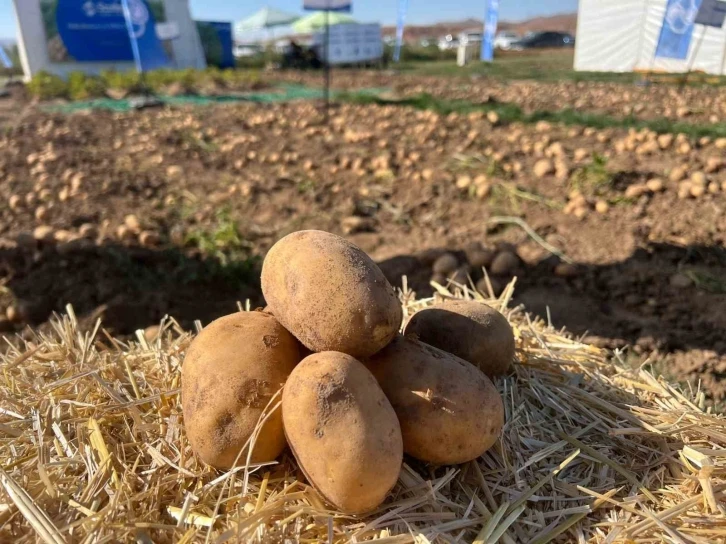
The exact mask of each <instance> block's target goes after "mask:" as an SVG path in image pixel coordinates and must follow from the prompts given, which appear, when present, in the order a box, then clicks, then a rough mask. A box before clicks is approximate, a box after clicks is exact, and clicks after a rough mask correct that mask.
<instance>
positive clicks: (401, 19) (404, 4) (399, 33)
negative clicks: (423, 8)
mask: <svg viewBox="0 0 726 544" xmlns="http://www.w3.org/2000/svg"><path fill="white" fill-rule="evenodd" d="M407 12H408V0H399V2H398V21H397V22H396V49H395V50H394V52H393V62H398V61H399V60H401V46H402V45H403V29H404V28H405V26H406V13H407Z"/></svg>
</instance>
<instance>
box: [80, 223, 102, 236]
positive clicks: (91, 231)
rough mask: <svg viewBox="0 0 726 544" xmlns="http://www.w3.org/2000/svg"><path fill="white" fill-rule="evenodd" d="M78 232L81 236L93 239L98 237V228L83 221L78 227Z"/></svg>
mask: <svg viewBox="0 0 726 544" xmlns="http://www.w3.org/2000/svg"><path fill="white" fill-rule="evenodd" d="M78 234H80V235H81V236H82V237H83V238H88V239H94V238H97V237H98V229H97V228H96V226H95V225H92V224H91V223H84V224H83V225H81V226H80V228H79V229H78Z"/></svg>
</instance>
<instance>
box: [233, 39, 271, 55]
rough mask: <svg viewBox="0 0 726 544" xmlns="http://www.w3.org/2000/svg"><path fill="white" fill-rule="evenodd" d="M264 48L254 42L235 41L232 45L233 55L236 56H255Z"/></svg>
mask: <svg viewBox="0 0 726 544" xmlns="http://www.w3.org/2000/svg"><path fill="white" fill-rule="evenodd" d="M264 50H265V48H264V47H262V46H261V45H260V44H256V43H237V44H235V46H234V50H233V51H234V56H235V57H236V58H238V59H239V58H247V57H255V56H257V55H260V54H262V52H263V51H264Z"/></svg>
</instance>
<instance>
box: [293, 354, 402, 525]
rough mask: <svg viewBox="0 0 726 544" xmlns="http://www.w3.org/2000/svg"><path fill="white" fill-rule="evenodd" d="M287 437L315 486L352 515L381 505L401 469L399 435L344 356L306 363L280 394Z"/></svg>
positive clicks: (362, 372) (368, 380) (363, 374)
mask: <svg viewBox="0 0 726 544" xmlns="http://www.w3.org/2000/svg"><path fill="white" fill-rule="evenodd" d="M282 417H283V422H284V426H285V435H286V436H287V440H288V442H289V443H290V449H292V452H293V454H294V455H295V458H296V459H297V461H298V464H299V465H300V468H301V469H302V471H303V472H304V473H305V476H306V477H307V479H308V480H309V481H310V483H311V484H312V485H313V486H314V487H315V489H317V490H318V491H319V492H320V494H321V495H322V496H323V497H325V499H326V500H327V501H328V502H330V503H331V504H333V505H334V506H335V507H336V508H338V509H340V510H341V511H343V512H347V513H350V514H360V513H363V512H368V511H370V510H372V509H374V508H376V507H377V506H378V505H379V504H381V503H382V502H383V501H384V499H385V498H386V495H387V494H388V492H389V491H390V490H391V488H392V487H393V486H394V485H395V484H396V481H397V479H398V474H399V472H400V470H401V463H402V462H403V442H402V439H401V428H400V426H399V424H398V419H397V418H396V413H395V412H394V411H393V408H392V407H391V404H390V402H388V399H386V396H385V395H384V394H383V391H382V390H381V388H380V386H379V385H378V383H377V382H376V379H375V378H374V377H373V375H372V374H371V373H370V372H369V371H368V370H367V369H366V367H365V366H364V365H363V364H362V363H360V362H359V361H357V360H356V359H354V358H353V357H351V356H350V355H346V354H344V353H339V352H333V351H328V352H324V353H316V354H313V355H311V356H310V357H307V358H306V359H304V360H303V361H302V362H301V363H300V364H299V365H298V366H297V368H295V370H293V372H292V374H291V375H290V378H289V379H288V380H287V383H286V384H285V389H284V391H283V395H282Z"/></svg>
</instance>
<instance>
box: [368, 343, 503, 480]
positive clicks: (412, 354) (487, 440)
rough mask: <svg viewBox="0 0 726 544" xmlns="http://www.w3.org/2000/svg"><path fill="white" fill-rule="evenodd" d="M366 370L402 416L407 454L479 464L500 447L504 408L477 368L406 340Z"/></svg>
mask: <svg viewBox="0 0 726 544" xmlns="http://www.w3.org/2000/svg"><path fill="white" fill-rule="evenodd" d="M366 365H367V366H368V369H369V370H370V371H371V372H372V373H373V375H374V376H375V377H376V379H377V380H378V383H379V384H380V385H381V388H382V389H383V391H384V392H385V394H386V396H387V397H388V400H389V401H391V404H392V405H393V409H394V410H395V411H396V415H398V421H399V422H400V424H401V433H402V434H403V449H404V451H405V452H406V453H407V454H409V455H411V456H413V457H415V458H417V459H420V460H421V461H426V462H429V463H433V464H436V465H450V464H451V465H453V464H459V463H465V462H467V461H471V460H472V459H476V458H477V457H479V456H480V455H482V454H483V453H484V452H486V451H487V450H488V449H489V448H491V447H492V446H493V445H494V443H495V442H496V441H497V438H498V437H499V434H500V432H501V430H502V426H503V425H504V405H503V403H502V399H501V397H500V396H499V393H498V392H497V390H496V389H495V388H494V385H493V384H492V382H491V381H490V380H489V378H487V377H486V376H485V375H484V373H482V372H481V371H480V370H479V369H477V368H476V367H475V366H473V365H471V364H469V363H467V362H466V361H464V360H462V359H459V358H458V357H455V356H454V355H451V354H449V353H446V352H443V351H441V350H439V349H437V348H435V347H432V346H429V345H427V344H424V343H423V342H419V341H418V340H413V339H410V338H406V337H404V336H398V337H397V338H396V339H395V340H394V341H393V342H391V343H390V344H389V345H388V347H386V348H385V349H383V350H382V351H381V352H379V353H377V354H376V355H375V356H373V357H371V358H370V359H369V360H368V361H367V362H366Z"/></svg>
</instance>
